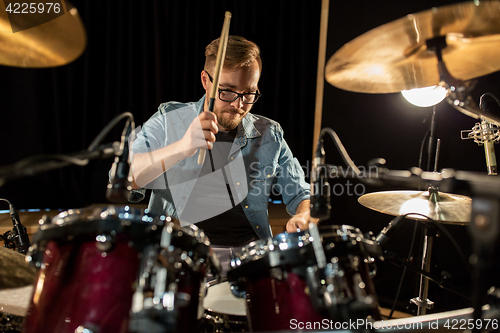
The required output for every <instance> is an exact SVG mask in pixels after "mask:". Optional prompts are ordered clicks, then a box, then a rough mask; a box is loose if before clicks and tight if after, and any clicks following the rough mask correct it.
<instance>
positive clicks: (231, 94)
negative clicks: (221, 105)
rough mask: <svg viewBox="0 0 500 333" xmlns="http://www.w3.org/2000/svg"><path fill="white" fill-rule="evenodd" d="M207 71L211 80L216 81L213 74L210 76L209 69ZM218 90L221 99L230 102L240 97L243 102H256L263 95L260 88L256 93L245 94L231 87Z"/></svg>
mask: <svg viewBox="0 0 500 333" xmlns="http://www.w3.org/2000/svg"><path fill="white" fill-rule="evenodd" d="M205 73H207V75H208V78H209V79H210V82H212V83H214V80H213V79H212V76H210V74H209V73H208V72H207V71H205ZM218 90H219V99H220V100H221V101H224V102H230V103H232V102H234V101H235V100H237V99H238V97H240V98H241V102H243V104H255V102H257V100H258V99H259V97H260V96H262V94H261V93H260V92H259V91H258V90H257V91H256V92H254V93H244V94H240V93H237V92H236V91H232V90H229V89H220V88H219V89H218Z"/></svg>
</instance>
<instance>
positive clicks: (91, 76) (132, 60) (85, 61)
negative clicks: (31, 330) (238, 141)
mask: <svg viewBox="0 0 500 333" xmlns="http://www.w3.org/2000/svg"><path fill="white" fill-rule="evenodd" d="M73 5H74V6H75V7H76V8H77V9H78V11H79V13H80V16H81V18H82V20H83V23H84V26H85V30H86V33H87V38H88V44H87V46H86V48H85V51H84V53H83V54H82V55H81V56H80V57H79V58H78V59H76V60H75V61H74V62H72V63H70V64H67V65H65V66H61V67H58V68H50V69H23V68H12V67H7V66H0V77H1V78H2V79H1V80H0V81H1V82H0V87H1V90H0V91H1V92H2V93H1V94H2V95H1V99H2V103H1V105H2V115H3V121H2V124H3V126H2V127H3V130H2V131H1V134H0V137H1V138H2V142H3V143H4V144H3V145H2V155H1V156H2V159H1V163H0V164H1V165H8V164H11V163H14V162H17V161H19V160H21V159H23V158H26V157H30V156H33V155H39V154H56V153H57V154H61V153H72V152H77V151H80V150H82V149H85V148H87V147H88V145H89V144H90V143H91V142H92V140H93V139H94V137H95V136H96V135H97V134H98V133H99V132H100V131H101V129H102V128H103V127H104V126H105V125H106V124H107V123H108V122H109V121H111V119H113V118H114V117H115V116H116V115H118V114H120V113H122V112H125V111H129V112H132V113H133V115H134V117H135V122H136V125H141V124H142V123H143V122H145V121H146V120H147V119H148V118H149V117H150V116H151V115H152V114H153V113H154V112H155V111H156V110H157V107H158V105H159V104H160V103H161V102H166V101H171V100H175V101H182V102H187V101H197V100H199V99H200V98H201V96H202V95H203V93H204V91H203V89H202V86H201V82H200V72H201V70H202V69H203V64H204V50H205V46H206V45H208V44H209V43H210V42H211V41H212V40H213V39H215V38H218V37H219V36H220V34H221V30H222V23H223V21H224V13H225V11H230V12H231V13H232V19H231V25H230V34H234V35H242V36H244V37H246V38H247V39H250V40H253V41H255V42H256V43H257V44H258V45H259V46H260V47H261V51H262V58H263V73H262V78H261V81H260V87H259V88H260V90H261V92H262V93H263V97H262V98H261V100H259V102H258V103H257V104H256V105H255V107H254V109H253V112H254V113H257V114H261V115H264V116H266V117H269V118H272V119H274V120H277V121H279V122H280V123H281V124H282V126H283V128H284V130H285V138H286V140H287V141H288V143H289V145H290V146H291V148H292V150H293V152H294V153H295V154H296V156H297V157H298V158H299V160H300V161H301V163H302V164H304V165H305V164H306V163H307V162H306V160H308V159H310V156H311V151H312V126H313V117H312V115H313V112H314V96H315V88H316V66H317V54H318V51H317V50H318V41H319V15H320V5H321V2H320V1H319V0H317V1H308V2H305V1H291V2H290V1H264V0H256V1H236V0H234V1H230V0H227V1H220V0H213V1H194V0H188V1H185V0H169V1H159V0H155V1H121V0H120V1H118V0H113V1H83V0H79V1H74V2H73ZM123 125H124V121H123V123H121V124H118V126H117V127H116V128H115V130H113V131H112V132H111V133H110V134H109V136H108V137H107V138H106V139H105V140H104V142H105V143H106V142H113V141H117V140H119V138H120V133H121V130H122V128H123ZM111 163H112V159H106V160H94V161H91V162H90V163H89V165H87V166H85V167H74V166H71V167H66V168H64V169H61V170H55V171H51V172H47V173H45V174H40V175H36V176H34V177H26V178H23V179H18V180H15V181H9V182H8V183H7V184H5V185H4V186H2V187H0V197H3V198H7V199H8V200H11V202H13V203H14V204H15V205H16V206H17V207H18V208H26V209H28V208H53V209H61V208H62V209H67V208H75V207H81V206H85V205H89V204H92V203H105V202H106V198H105V196H104V194H105V188H106V185H107V177H108V170H109V168H110V166H111Z"/></svg>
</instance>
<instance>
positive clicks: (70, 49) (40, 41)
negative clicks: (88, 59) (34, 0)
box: [0, 1, 87, 68]
mask: <svg viewBox="0 0 500 333" xmlns="http://www.w3.org/2000/svg"><path fill="white" fill-rule="evenodd" d="M6 3H7V2H6ZM51 4H52V6H50V8H49V3H45V4H41V5H42V6H40V7H38V5H37V7H36V8H34V9H35V11H36V10H42V9H43V10H44V11H45V12H48V11H49V10H51V11H52V13H54V10H59V11H60V13H61V15H60V16H58V17H56V18H54V19H51V20H50V21H43V20H44V19H45V18H46V17H47V18H46V20H49V19H50V17H49V16H44V17H42V16H41V15H49V14H46V13H43V14H40V13H39V12H35V13H34V14H12V11H13V9H15V6H14V5H12V4H11V6H12V7H11V8H10V12H11V16H10V17H9V15H8V13H7V11H6V7H5V5H4V2H3V1H0V65H5V66H13V67H28V68H45V67H56V66H62V65H65V64H67V63H69V62H72V61H73V60H75V59H76V58H78V57H79V56H80V55H81V54H82V53H83V51H84V50H85V46H86V44H87V37H86V33H85V29H84V27H83V23H82V20H81V19H80V15H79V14H78V11H77V10H76V8H74V7H72V6H70V4H69V2H67V1H63V2H62V6H60V7H55V6H56V4H55V3H51ZM66 6H68V7H67V11H66V12H65V8H66ZM22 10H23V9H22V8H21V9H20V10H19V11H22ZM29 10H31V8H30V9H28V11H29ZM12 15H17V16H15V17H14V16H12ZM30 15H31V16H30ZM37 15H38V16H37ZM54 15H55V14H54ZM14 20H15V21H14ZM40 20H41V21H40ZM43 22H45V23H43ZM15 27H17V28H15Z"/></svg>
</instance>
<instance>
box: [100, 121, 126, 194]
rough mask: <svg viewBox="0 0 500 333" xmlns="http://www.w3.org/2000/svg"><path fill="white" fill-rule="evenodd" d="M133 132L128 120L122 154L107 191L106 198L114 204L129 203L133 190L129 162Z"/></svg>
mask: <svg viewBox="0 0 500 333" xmlns="http://www.w3.org/2000/svg"><path fill="white" fill-rule="evenodd" d="M131 132H132V125H131V122H130V121H129V120H127V123H126V124H125V128H124V129H123V132H122V136H121V140H120V150H121V153H120V154H117V156H116V157H115V161H114V162H113V165H112V166H111V176H110V179H109V183H108V186H107V189H106V198H107V199H108V200H109V201H110V202H113V203H127V202H128V196H129V194H130V191H131V190H132V184H131V183H132V176H131V174H130V161H129V137H130V133H131Z"/></svg>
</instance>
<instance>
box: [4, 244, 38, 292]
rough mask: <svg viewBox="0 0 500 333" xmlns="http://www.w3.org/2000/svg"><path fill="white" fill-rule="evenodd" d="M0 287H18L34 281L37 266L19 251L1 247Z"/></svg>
mask: <svg viewBox="0 0 500 333" xmlns="http://www.w3.org/2000/svg"><path fill="white" fill-rule="evenodd" d="M0 267H1V268H2V269H0V289H7V288H18V287H23V286H27V285H30V284H32V283H33V282H34V278H35V268H34V267H32V266H30V264H28V263H27V262H26V261H25V256H24V255H23V254H21V253H19V252H16V251H13V250H11V249H7V248H5V247H0Z"/></svg>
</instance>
